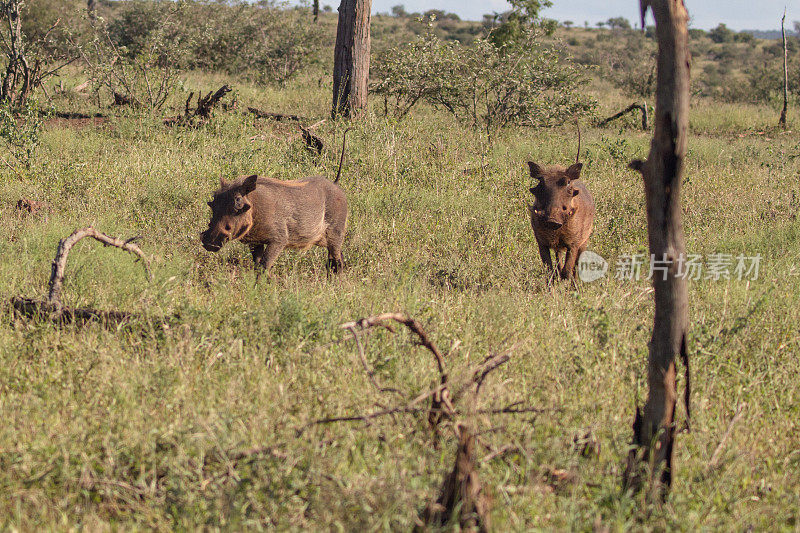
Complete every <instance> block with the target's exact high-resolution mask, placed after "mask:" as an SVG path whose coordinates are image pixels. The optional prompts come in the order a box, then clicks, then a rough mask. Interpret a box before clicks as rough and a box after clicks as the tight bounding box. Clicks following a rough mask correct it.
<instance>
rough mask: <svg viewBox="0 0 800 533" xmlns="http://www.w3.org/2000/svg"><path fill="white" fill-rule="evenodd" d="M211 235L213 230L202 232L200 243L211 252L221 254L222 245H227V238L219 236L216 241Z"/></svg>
mask: <svg viewBox="0 0 800 533" xmlns="http://www.w3.org/2000/svg"><path fill="white" fill-rule="evenodd" d="M210 233H211V230H206V231H204V232H202V233H201V234H200V243H201V244H202V245H203V248H205V249H206V250H208V251H209V252H219V251H220V249H221V248H222V245H223V244H225V238H224V237H223V236H222V235H217V238H216V239H212V238H211V235H210Z"/></svg>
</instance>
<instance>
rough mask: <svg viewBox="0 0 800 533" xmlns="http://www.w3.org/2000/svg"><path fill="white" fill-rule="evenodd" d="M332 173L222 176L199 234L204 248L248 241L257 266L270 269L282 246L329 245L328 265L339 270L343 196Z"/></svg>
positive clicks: (344, 212) (344, 211)
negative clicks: (292, 176) (285, 177)
mask: <svg viewBox="0 0 800 533" xmlns="http://www.w3.org/2000/svg"><path fill="white" fill-rule="evenodd" d="M343 159H344V138H343V139H342V156H341V158H340V160H339V170H338V172H337V173H336V179H335V180H334V181H330V180H328V179H326V178H324V177H322V176H314V177H310V178H303V179H299V180H286V181H284V180H277V179H272V178H264V177H259V176H257V175H252V176H247V177H242V178H239V179H237V180H235V181H233V182H227V181H225V180H222V183H221V185H220V188H219V190H217V191H216V192H215V193H214V199H213V200H211V201H210V202H208V205H209V207H211V221H210V222H209V223H208V229H207V230H206V231H204V232H203V233H202V234H201V237H200V239H201V242H202V244H203V248H205V249H206V250H209V251H211V252H217V251H219V250H220V248H222V246H223V245H224V244H225V243H226V242H228V241H230V240H234V241H241V242H243V243H245V244H248V245H250V249H251V250H252V252H253V261H255V265H256V268H257V269H258V268H259V267H260V268H261V269H263V270H265V271H269V269H270V267H271V266H272V264H273V263H274V262H275V259H276V258H277V257H278V255H279V254H280V253H281V251H282V250H283V249H284V248H298V249H300V250H307V249H308V248H310V247H311V246H314V245H317V246H323V247H325V248H327V249H328V262H327V267H328V269H329V270H333V272H335V273H338V272H340V271H341V269H342V266H343V262H342V243H343V242H344V233H345V228H346V226H347V198H346V196H345V194H344V191H343V190H342V189H341V187H339V185H337V183H338V181H339V177H340V175H341V172H342V160H343Z"/></svg>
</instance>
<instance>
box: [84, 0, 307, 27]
mask: <svg viewBox="0 0 800 533" xmlns="http://www.w3.org/2000/svg"><path fill="white" fill-rule="evenodd" d="M90 1H91V0H90ZM312 12H313V13H314V22H316V21H318V20H319V0H314V5H313V7H312Z"/></svg>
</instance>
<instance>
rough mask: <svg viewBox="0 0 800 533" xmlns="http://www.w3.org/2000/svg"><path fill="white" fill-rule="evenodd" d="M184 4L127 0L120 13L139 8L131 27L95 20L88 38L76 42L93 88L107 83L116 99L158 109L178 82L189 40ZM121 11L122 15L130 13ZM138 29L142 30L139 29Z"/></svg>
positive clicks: (126, 17) (136, 106)
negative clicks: (183, 17) (133, 28)
mask: <svg viewBox="0 0 800 533" xmlns="http://www.w3.org/2000/svg"><path fill="white" fill-rule="evenodd" d="M185 8H186V4H184V3H172V2H143V1H134V2H130V4H128V5H127V6H126V8H125V13H142V14H143V16H142V18H141V19H139V20H138V24H139V26H138V28H139V29H137V30H136V31H135V32H130V33H128V32H127V30H125V31H123V30H122V29H121V28H120V23H119V22H118V20H119V19H118V20H116V21H112V22H111V23H107V22H106V21H104V20H102V19H98V20H97V21H96V22H95V25H94V34H93V37H92V39H91V40H90V41H89V42H88V43H85V44H79V43H75V41H73V42H74V43H75V47H76V49H77V50H78V52H79V53H80V55H81V57H82V58H83V60H84V63H85V68H86V74H87V75H88V77H89V79H90V80H91V81H92V82H93V84H94V87H95V90H98V91H99V90H100V89H101V88H107V89H108V90H109V91H111V92H112V93H113V94H114V98H115V100H116V101H118V103H121V102H124V103H129V104H131V105H132V106H133V107H135V108H137V109H144V110H147V111H150V112H153V111H157V110H159V109H161V108H162V107H163V106H164V104H165V103H166V102H167V99H168V98H169V96H170V95H171V94H172V93H173V92H174V91H175V89H176V88H177V86H178V77H179V75H180V72H181V67H182V65H183V64H185V61H186V54H187V50H188V39H187V37H186V35H185V33H184V32H183V31H182V27H183V26H182V21H181V15H182V13H183V11H184V10H185ZM125 13H123V15H122V17H121V20H128V19H130V18H135V17H128V16H127V15H126V14H125ZM140 32H141V33H140Z"/></svg>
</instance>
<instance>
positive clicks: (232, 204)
mask: <svg viewBox="0 0 800 533" xmlns="http://www.w3.org/2000/svg"><path fill="white" fill-rule="evenodd" d="M257 179H258V176H256V175H252V176H248V177H246V178H239V179H237V180H236V181H234V182H232V183H229V182H227V181H225V180H224V179H223V180H221V182H220V187H219V190H218V191H216V192H215V193H214V199H213V200H211V201H210V202H208V206H209V207H210V208H211V220H210V221H209V223H208V229H207V230H205V231H204V232H203V233H201V234H200V241H201V242H202V243H203V248H205V249H206V250H208V251H210V252H218V251H219V250H220V248H222V246H223V245H224V244H225V243H226V242H228V241H230V240H234V241H235V240H238V239H241V238H242V237H244V236H245V235H246V234H247V232H248V231H250V228H251V227H252V226H253V212H252V211H251V207H252V204H251V203H250V200H248V199H247V195H248V194H249V193H251V192H253V191H254V190H255V188H256V180H257Z"/></svg>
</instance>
